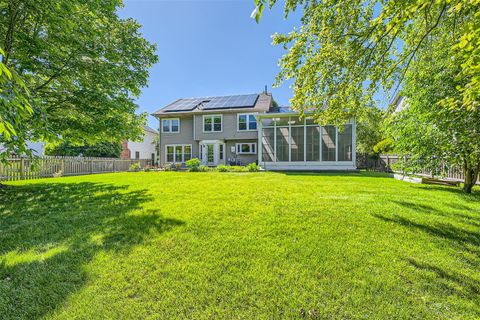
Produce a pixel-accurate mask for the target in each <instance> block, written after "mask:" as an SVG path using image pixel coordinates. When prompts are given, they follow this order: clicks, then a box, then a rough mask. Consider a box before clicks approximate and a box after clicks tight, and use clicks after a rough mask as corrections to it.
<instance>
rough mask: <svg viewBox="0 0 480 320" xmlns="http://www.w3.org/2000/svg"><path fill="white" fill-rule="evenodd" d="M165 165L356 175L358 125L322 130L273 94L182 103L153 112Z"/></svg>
mask: <svg viewBox="0 0 480 320" xmlns="http://www.w3.org/2000/svg"><path fill="white" fill-rule="evenodd" d="M153 116H155V117H157V118H158V119H159V121H160V127H159V128H160V133H159V134H160V139H159V140H160V141H159V143H160V148H159V149H160V155H159V162H160V164H161V165H164V164H166V163H185V162H186V161H187V160H189V159H191V158H195V157H196V158H199V159H200V160H201V161H202V163H203V164H205V165H208V166H216V165H219V164H239V165H245V164H248V163H251V162H256V163H258V164H260V165H261V166H262V167H263V168H265V169H267V170H355V169H356V167H355V121H351V122H350V123H346V124H345V125H344V128H342V130H338V128H336V127H334V126H323V127H321V126H319V125H318V124H316V123H315V122H314V121H313V119H311V118H309V117H308V116H307V117H303V118H300V117H299V115H298V114H297V113H295V112H293V111H292V110H290V109H289V108H278V107H274V106H273V104H272V96H271V94H267V93H260V94H247V95H235V96H222V97H204V98H186V99H179V100H177V101H174V102H172V103H171V104H169V105H167V106H165V107H163V108H161V109H160V110H158V111H156V112H155V113H153Z"/></svg>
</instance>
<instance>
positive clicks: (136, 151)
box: [120, 126, 158, 163]
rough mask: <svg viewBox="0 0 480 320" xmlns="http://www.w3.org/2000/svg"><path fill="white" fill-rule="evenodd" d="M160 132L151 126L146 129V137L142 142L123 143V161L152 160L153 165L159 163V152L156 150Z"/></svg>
mask: <svg viewBox="0 0 480 320" xmlns="http://www.w3.org/2000/svg"><path fill="white" fill-rule="evenodd" d="M157 136H158V132H157V130H155V129H152V128H150V127H149V126H145V127H144V136H143V140H142V141H126V140H124V141H122V152H121V154H120V158H122V159H151V160H152V163H157V157H156V154H157V151H156V148H155V138H156V137H157Z"/></svg>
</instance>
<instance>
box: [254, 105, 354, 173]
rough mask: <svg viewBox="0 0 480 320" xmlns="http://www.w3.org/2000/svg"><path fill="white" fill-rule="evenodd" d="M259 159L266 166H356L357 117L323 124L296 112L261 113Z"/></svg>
mask: <svg viewBox="0 0 480 320" xmlns="http://www.w3.org/2000/svg"><path fill="white" fill-rule="evenodd" d="M257 119H258V125H259V141H258V143H259V145H260V146H261V148H258V149H259V150H258V162H259V164H260V165H261V166H262V167H263V168H265V169H266V170H329V171H330V170H339V171H351V170H356V166H355V161H356V160H355V143H356V137H355V121H354V120H352V121H350V122H348V123H346V124H344V125H343V126H342V128H337V127H335V126H329V125H327V126H319V125H318V124H316V123H315V122H314V120H313V119H312V118H311V117H308V116H307V117H303V118H300V117H299V116H298V114H294V113H263V114H259V115H257Z"/></svg>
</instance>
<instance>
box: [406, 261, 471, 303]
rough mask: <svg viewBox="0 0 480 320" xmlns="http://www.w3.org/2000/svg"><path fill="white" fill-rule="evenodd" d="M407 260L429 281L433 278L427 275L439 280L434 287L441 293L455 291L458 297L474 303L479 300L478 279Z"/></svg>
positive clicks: (436, 266)
mask: <svg viewBox="0 0 480 320" xmlns="http://www.w3.org/2000/svg"><path fill="white" fill-rule="evenodd" d="M405 260H406V261H407V262H408V263H410V265H412V266H413V267H415V268H416V269H417V270H418V271H420V272H421V273H424V277H425V278H427V279H429V280H431V277H428V275H427V274H428V273H433V274H434V275H435V277H436V278H437V279H438V281H436V282H435V283H433V285H434V286H433V287H438V289H439V290H440V291H446V292H452V291H453V292H455V293H456V294H458V295H461V296H466V297H468V298H469V299H471V300H472V301H475V300H476V299H478V295H479V294H480V281H478V280H477V279H474V278H472V277H469V276H467V275H465V274H460V273H458V272H456V271H452V270H447V269H446V268H442V267H440V266H438V265H432V264H429V263H426V262H422V261H418V260H415V259H412V258H407V259H405ZM430 287H432V286H430ZM445 289H446V290H445Z"/></svg>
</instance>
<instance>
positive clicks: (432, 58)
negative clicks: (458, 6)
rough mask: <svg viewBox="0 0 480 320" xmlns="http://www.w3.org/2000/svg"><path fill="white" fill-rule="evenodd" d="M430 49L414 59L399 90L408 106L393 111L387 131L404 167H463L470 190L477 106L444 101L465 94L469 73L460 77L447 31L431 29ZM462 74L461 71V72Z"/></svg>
mask: <svg viewBox="0 0 480 320" xmlns="http://www.w3.org/2000/svg"><path fill="white" fill-rule="evenodd" d="M433 40H435V41H432V43H431V50H429V52H428V53H426V54H424V55H422V58H421V59H417V60H416V61H414V62H413V64H412V65H413V68H412V70H411V71H409V72H407V74H406V77H405V79H406V81H405V85H404V87H403V89H402V93H403V94H404V95H405V97H406V98H407V101H408V107H407V108H405V109H404V110H403V111H402V112H400V113H398V114H394V115H393V117H392V119H391V120H390V126H389V128H390V129H389V133H390V135H391V136H392V137H393V139H394V140H395V147H396V150H397V151H399V152H400V155H402V157H401V158H403V159H404V160H403V161H401V162H400V163H399V166H400V168H402V169H403V170H404V171H407V172H418V171H421V170H425V169H427V170H429V171H430V172H432V173H434V174H441V173H442V171H443V168H444V167H447V168H448V167H460V168H463V172H464V176H465V182H464V187H463V189H464V191H465V192H466V193H471V191H472V188H473V186H474V185H475V183H476V180H477V177H478V174H479V172H480V109H479V108H473V109H472V108H465V107H461V106H458V105H456V106H453V107H452V106H447V105H445V104H446V103H447V104H448V103H449V101H446V100H444V97H450V98H449V99H452V100H454V101H462V100H463V92H462V91H461V90H458V88H465V87H466V85H467V82H468V81H469V79H468V78H465V77H463V76H462V75H463V69H462V68H463V67H462V64H461V63H459V62H458V59H462V55H456V53H458V52H456V48H455V47H453V46H452V45H451V40H450V41H449V39H448V38H446V37H445V34H443V33H438V34H436V35H435V39H433ZM459 75H460V76H459Z"/></svg>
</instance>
